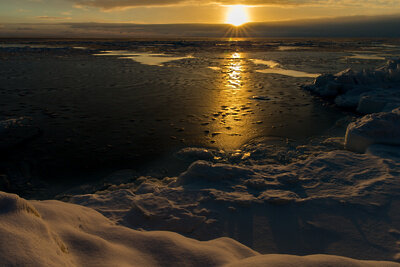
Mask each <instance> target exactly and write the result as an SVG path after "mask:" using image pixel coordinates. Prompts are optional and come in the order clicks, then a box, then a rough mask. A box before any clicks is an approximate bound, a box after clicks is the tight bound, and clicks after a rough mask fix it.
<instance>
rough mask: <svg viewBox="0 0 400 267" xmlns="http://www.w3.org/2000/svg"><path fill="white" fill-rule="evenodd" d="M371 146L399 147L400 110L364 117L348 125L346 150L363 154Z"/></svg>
mask: <svg viewBox="0 0 400 267" xmlns="http://www.w3.org/2000/svg"><path fill="white" fill-rule="evenodd" d="M373 144H386V145H397V146H400V108H398V109H395V110H393V111H392V112H382V113H374V114H370V115H366V116H364V117H362V118H360V119H359V120H357V121H355V122H353V123H351V124H349V126H348V127H347V132H346V138H345V146H346V148H347V149H349V150H351V151H355V152H360V153H364V152H365V151H366V150H367V148H368V147H369V146H370V145H373Z"/></svg>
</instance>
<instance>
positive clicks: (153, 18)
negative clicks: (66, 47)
mask: <svg viewBox="0 0 400 267" xmlns="http://www.w3.org/2000/svg"><path fill="white" fill-rule="evenodd" d="M399 2H400V0H201V1H199V0H0V36H3V37H4V35H7V34H10V33H12V32H13V31H14V33H15V32H17V31H19V32H24V31H25V32H28V31H29V29H30V30H32V29H39V28H40V29H41V31H42V32H46V31H47V32H50V31H51V29H53V31H56V28H57V29H59V30H66V29H69V30H70V31H72V30H74V29H75V30H76V28H77V25H80V26H82V25H87V23H97V24H98V25H100V24H101V25H105V24H114V25H116V24H192V23H206V24H221V23H227V17H228V15H229V14H228V13H229V10H230V8H231V6H232V5H245V6H246V8H245V9H246V12H247V21H246V22H265V23H276V22H282V23H286V22H287V21H297V20H309V19H314V20H315V21H317V20H321V19H328V18H337V17H347V16H348V17H360V16H363V17H368V18H370V19H371V18H373V17H382V16H389V17H390V16H392V17H393V16H397V15H399V14H400V3H399ZM71 25H72V26H71Z"/></svg>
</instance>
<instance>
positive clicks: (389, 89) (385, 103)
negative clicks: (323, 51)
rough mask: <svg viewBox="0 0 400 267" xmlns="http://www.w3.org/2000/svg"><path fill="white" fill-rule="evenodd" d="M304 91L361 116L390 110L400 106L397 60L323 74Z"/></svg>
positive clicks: (399, 64) (399, 63)
mask: <svg viewBox="0 0 400 267" xmlns="http://www.w3.org/2000/svg"><path fill="white" fill-rule="evenodd" d="M304 88H305V89H306V90H309V91H311V92H313V93H316V94H318V95H320V96H322V97H333V98H334V101H335V103H336V104H337V105H338V106H340V107H346V108H353V109H357V110H358V111H359V112H361V113H365V114H368V113H375V112H380V111H390V110H391V109H394V108H396V107H399V106H400V60H399V59H397V60H389V61H387V62H386V64H385V65H384V66H382V67H379V68H376V69H374V70H365V69H364V70H362V71H354V70H352V69H347V70H344V71H342V72H339V73H337V74H335V75H332V74H325V75H322V76H320V77H317V78H316V79H315V81H314V83H313V84H312V85H309V86H304Z"/></svg>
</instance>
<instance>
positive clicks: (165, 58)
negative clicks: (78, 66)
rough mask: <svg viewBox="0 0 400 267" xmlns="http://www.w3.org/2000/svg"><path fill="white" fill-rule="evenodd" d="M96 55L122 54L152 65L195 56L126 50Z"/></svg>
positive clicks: (122, 57) (161, 64)
mask: <svg viewBox="0 0 400 267" xmlns="http://www.w3.org/2000/svg"><path fill="white" fill-rule="evenodd" d="M94 56H120V58H121V59H131V60H134V61H136V62H139V63H141V64H144V65H150V66H163V64H164V63H167V62H171V61H177V60H181V59H188V58H193V56H191V55H188V56H183V57H177V56H173V55H168V54H154V53H144V52H132V51H124V50H115V51H103V52H102V53H101V54H94Z"/></svg>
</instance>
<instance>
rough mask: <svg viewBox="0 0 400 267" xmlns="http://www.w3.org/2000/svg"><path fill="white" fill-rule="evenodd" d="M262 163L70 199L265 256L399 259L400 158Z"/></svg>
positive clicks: (326, 156) (197, 167)
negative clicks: (238, 244)
mask: <svg viewBox="0 0 400 267" xmlns="http://www.w3.org/2000/svg"><path fill="white" fill-rule="evenodd" d="M259 150H260V147H257V151H258V152H257V153H258V154H257V155H256V156H254V157H253V159H256V158H257V157H261V156H260V154H261V152H260V151H259ZM267 151H268V150H267ZM243 153H248V152H245V151H243ZM249 158H252V155H250V156H249ZM260 162H261V164H249V165H243V164H240V165H238V164H231V163H212V162H208V161H195V162H194V163H192V165H191V166H190V167H189V168H188V169H187V171H185V172H183V173H182V174H181V175H179V176H178V177H165V178H164V179H162V180H159V179H155V178H149V177H143V178H139V179H138V180H137V181H136V182H134V183H129V184H122V185H119V186H112V187H110V188H108V189H106V190H104V191H98V192H96V193H94V194H86V195H74V196H70V197H69V198H68V200H69V201H70V202H72V203H75V204H80V205H84V206H88V207H91V208H94V209H95V210H97V211H99V212H101V213H103V214H104V215H106V216H107V217H109V218H111V219H112V220H113V221H114V222H116V223H118V224H121V225H124V226H127V227H130V228H133V229H145V230H168V231H174V232H178V233H180V234H183V235H186V236H188V237H193V238H196V239H200V240H209V239H213V238H217V237H220V236H229V237H233V238H235V239H236V240H238V241H239V242H242V243H244V244H245V245H248V246H251V247H252V248H254V249H256V250H257V251H260V252H263V253H285V254H300V255H307V254H327V253H328V254H335V255H342V256H348V257H357V258H364V259H374V260H398V259H400V257H398V256H399V255H398V244H397V242H399V241H400V235H399V236H393V234H390V231H391V229H397V230H396V231H400V216H398V215H397V214H398V212H397V210H398V209H399V208H400V180H399V179H398V177H399V176H400V161H399V160H398V158H397V159H396V158H381V157H376V156H374V155H371V154H355V153H352V152H349V151H343V150H335V151H331V152H326V153H320V154H317V155H315V156H309V157H308V158H307V159H305V160H297V161H294V162H293V163H290V164H286V165H282V164H266V165H264V164H263V161H262V160H261V161H260ZM253 163H254V162H253ZM383 210H384V212H385V214H381V213H382V212H383ZM387 218H390V219H387ZM332 222H335V223H332ZM371 225H376V227H372V226H371ZM358 229H362V231H359V230H358ZM295 262H297V261H295ZM311 266H312V265H311Z"/></svg>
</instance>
